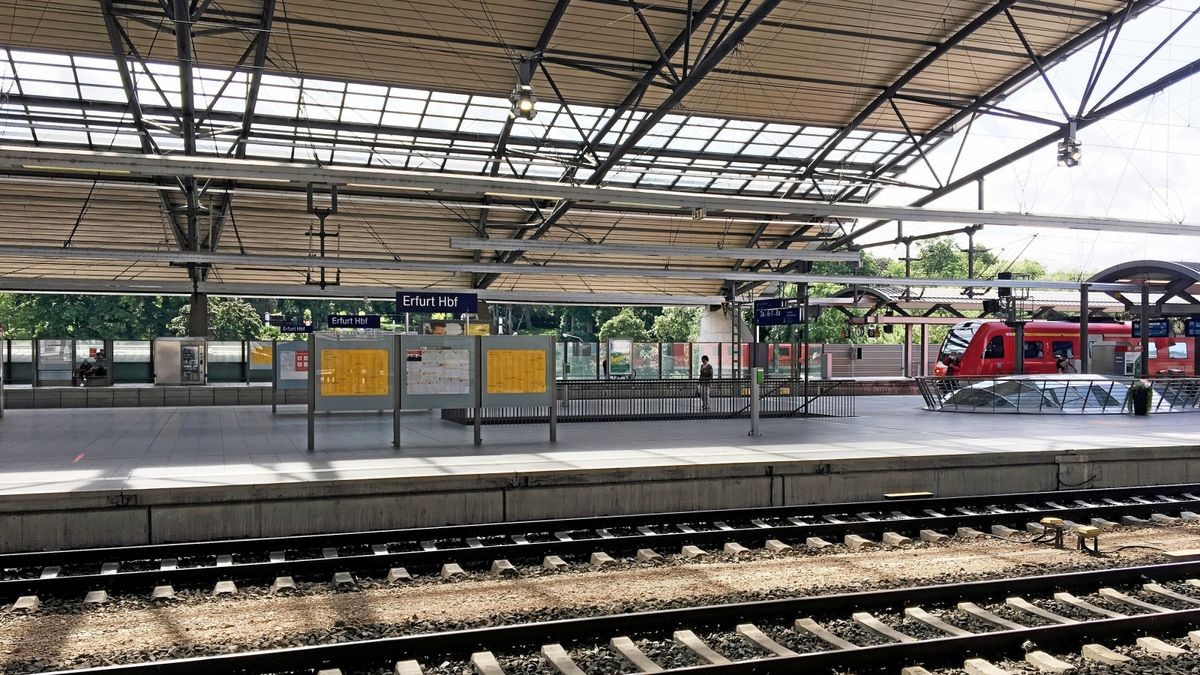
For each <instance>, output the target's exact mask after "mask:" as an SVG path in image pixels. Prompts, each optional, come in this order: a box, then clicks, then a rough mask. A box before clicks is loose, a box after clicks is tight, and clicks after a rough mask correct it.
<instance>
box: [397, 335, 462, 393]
mask: <svg viewBox="0 0 1200 675" xmlns="http://www.w3.org/2000/svg"><path fill="white" fill-rule="evenodd" d="M477 346H478V341H477V340H476V338H473V337H467V336H435V335H405V336H402V337H401V338H400V350H401V361H400V394H401V401H400V403H401V407H404V408H426V407H427V408H458V407H463V408H472V407H474V406H475V386H476V385H475V371H476V358H477V355H478V353H479V352H478V348H477Z"/></svg>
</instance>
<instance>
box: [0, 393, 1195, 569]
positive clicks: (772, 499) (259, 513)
mask: <svg viewBox="0 0 1200 675" xmlns="http://www.w3.org/2000/svg"><path fill="white" fill-rule="evenodd" d="M919 405H920V399H919V398H917V397H863V398H860V399H859V401H858V412H859V416H858V417H855V418H847V419H787V420H764V421H763V423H762V432H763V433H762V436H760V437H754V438H751V437H749V436H747V431H748V421H747V420H716V419H714V420H702V421H694V422H638V423H605V424H562V425H560V426H559V442H558V443H554V444H552V443H550V442H549V441H548V434H547V428H546V427H545V426H544V425H540V426H539V425H519V426H507V425H487V426H485V427H484V444H483V445H482V446H481V447H475V446H474V445H472V443H471V429H470V427H464V426H460V425H457V424H453V423H449V422H444V421H442V420H440V419H438V418H435V417H433V416H432V415H431V414H429V413H415V414H407V415H405V416H404V418H403V419H404V424H403V427H402V437H403V444H404V447H403V448H402V449H401V450H393V449H392V448H391V445H390V443H391V418H390V416H389V415H374V414H354V415H328V416H326V415H321V416H319V418H318V423H317V431H318V433H317V443H318V451H317V452H315V453H312V454H310V453H308V452H306V451H305V418H304V414H303V408H300V407H281V408H280V413H279V414H277V415H272V414H271V412H270V408H269V407H242V408H239V407H214V408H137V409H74V410H65V409H64V410H11V411H8V412H7V413H6V416H5V417H4V418H3V419H2V420H0V461H2V462H3V464H2V465H0V542H5V543H3V544H0V547H3V548H7V549H9V550H12V549H13V548H29V547H41V546H56V545H64V546H66V545H70V546H74V545H92V544H95V543H114V542H133V541H170V540H179V539H186V538H214V537H221V536H255V535H269V534H288V533H295V532H305V531H323V530H331V529H339V530H344V529H369V528H376V527H402V526H411V525H431V524H441V523H446V522H478V521H487V520H499V519H510V520H513V519H524V518H539V517H550V516H559V515H563V516H565V515H587V514H596V513H616V512H634V511H650V510H667V509H686V508H716V507H721V506H756V505H766V504H783V503H805V502H813V501H839V500H846V501H849V500H857V499H877V498H879V496H880V495H881V494H882V493H883V492H886V491H892V490H895V491H904V490H929V491H933V492H936V493H938V494H941V495H951V494H965V493H986V492H993V493H994V492H1017V491H1025V490H1045V489H1054V488H1055V487H1066V486H1070V485H1075V484H1083V485H1090V486H1096V487H1100V486H1103V485H1106V484H1132V483H1169V482H1190V481H1200V461H1195V460H1194V459H1193V458H1194V457H1195V456H1196V450H1197V448H1200V416H1198V415H1196V414H1189V413H1180V414H1164V415H1153V416H1150V417H1146V418H1135V417H1132V416H1126V415H1114V416H1032V415H1030V416H1026V415H1020V416H1016V415H968V414H961V413H933V412H926V411H922V410H920V407H919ZM330 498H333V499H330ZM33 512H37V513H39V514H41V515H40V516H39V517H38V518H33V517H20V516H18V514H30V513H33ZM39 518H41V520H39ZM6 540H7V541H6ZM12 542H17V543H12ZM21 542H24V543H21Z"/></svg>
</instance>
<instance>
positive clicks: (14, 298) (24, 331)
mask: <svg viewBox="0 0 1200 675" xmlns="http://www.w3.org/2000/svg"><path fill="white" fill-rule="evenodd" d="M182 302H183V300H182V299H181V298H161V297H150V296H128V295H126V296H119V295H34V294H24V293H16V294H0V321H3V322H4V325H5V337H8V338H14V339H28V338H33V337H40V338H61V337H80V338H111V339H114V340H145V339H150V338H154V337H158V336H160V335H162V329H163V327H164V326H165V325H166V322H167V319H168V318H170V317H171V316H173V315H174V314H175V313H176V312H177V311H178V308H179V306H180V304H182Z"/></svg>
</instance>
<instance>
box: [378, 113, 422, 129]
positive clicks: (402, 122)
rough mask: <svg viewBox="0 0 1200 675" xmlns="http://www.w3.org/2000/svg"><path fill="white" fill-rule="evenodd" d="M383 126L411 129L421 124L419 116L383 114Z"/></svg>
mask: <svg viewBox="0 0 1200 675" xmlns="http://www.w3.org/2000/svg"><path fill="white" fill-rule="evenodd" d="M383 124H384V126H389V127H405V128H411V127H416V126H418V125H420V124H421V116H420V115H414V114H400V113H393V112H385V113H383Z"/></svg>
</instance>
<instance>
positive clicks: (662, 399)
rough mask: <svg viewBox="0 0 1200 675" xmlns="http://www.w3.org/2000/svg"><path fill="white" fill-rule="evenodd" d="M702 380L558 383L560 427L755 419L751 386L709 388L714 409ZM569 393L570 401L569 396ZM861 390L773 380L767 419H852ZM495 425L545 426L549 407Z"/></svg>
mask: <svg viewBox="0 0 1200 675" xmlns="http://www.w3.org/2000/svg"><path fill="white" fill-rule="evenodd" d="M700 384H701V382H700V380H699V379H694V378H693V379H673V378H672V379H661V380H599V381H591V380H587V381H572V382H570V383H567V382H559V383H558V421H560V422H603V421H636V420H689V419H714V418H716V419H736V418H745V417H748V416H749V410H750V383H749V382H748V381H746V380H744V379H742V380H739V379H728V378H726V379H713V380H711V381H710V382H709V384H708V403H709V406H708V409H704V408H703V406H702V402H701V399H700V398H699V397H698V396H697V394H698V392H697V387H698V386H699V385H700ZM568 392H569V394H570V395H569V396H568V395H567V394H568ZM856 395H857V387H856V386H855V383H854V382H848V381H841V380H810V381H809V383H808V386H807V389H806V388H805V382H804V380H803V378H767V379H766V381H765V383H764V386H763V393H761V394H760V397H759V400H760V402H761V416H762V417H805V416H821V417H852V416H853V415H854V412H855V405H854V398H855V396H856ZM482 415H483V421H484V422H486V423H491V424H503V423H523V422H537V421H544V420H545V419H546V418H547V415H548V409H547V408H546V406H537V407H534V406H523V407H505V408H485V409H484V410H483V411H482ZM442 417H443V418H444V419H447V420H450V421H455V422H461V423H468V422H473V421H474V412H473V411H472V410H470V409H445V410H443V411H442Z"/></svg>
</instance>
